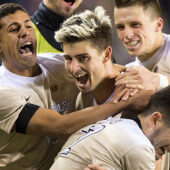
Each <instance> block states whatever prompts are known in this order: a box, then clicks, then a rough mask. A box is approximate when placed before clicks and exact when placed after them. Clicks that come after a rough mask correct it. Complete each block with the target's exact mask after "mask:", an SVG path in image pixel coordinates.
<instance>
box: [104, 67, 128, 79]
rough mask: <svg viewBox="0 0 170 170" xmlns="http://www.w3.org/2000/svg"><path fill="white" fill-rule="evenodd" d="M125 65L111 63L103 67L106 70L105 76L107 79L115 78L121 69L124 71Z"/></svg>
mask: <svg viewBox="0 0 170 170" xmlns="http://www.w3.org/2000/svg"><path fill="white" fill-rule="evenodd" d="M125 69H126V67H125V66H122V65H119V64H113V65H111V66H109V67H108V66H107V67H106V68H105V70H106V73H107V75H106V77H107V78H108V79H112V78H115V77H117V76H118V75H119V74H120V73H121V72H122V71H125Z"/></svg>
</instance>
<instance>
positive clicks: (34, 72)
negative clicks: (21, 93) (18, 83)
mask: <svg viewBox="0 0 170 170" xmlns="http://www.w3.org/2000/svg"><path fill="white" fill-rule="evenodd" d="M4 66H5V64H4ZM5 67H6V66H5ZM6 68H7V69H8V70H9V71H10V72H12V73H14V74H16V75H19V76H23V77H35V76H38V75H40V74H41V72H42V71H41V68H40V67H39V66H38V64H36V65H35V66H34V67H31V68H29V69H25V70H23V69H10V68H9V67H6Z"/></svg>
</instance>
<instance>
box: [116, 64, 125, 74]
mask: <svg viewBox="0 0 170 170" xmlns="http://www.w3.org/2000/svg"><path fill="white" fill-rule="evenodd" d="M114 65H115V67H116V69H117V70H118V71H119V72H122V71H125V70H126V67H125V66H122V65H119V64H114Z"/></svg>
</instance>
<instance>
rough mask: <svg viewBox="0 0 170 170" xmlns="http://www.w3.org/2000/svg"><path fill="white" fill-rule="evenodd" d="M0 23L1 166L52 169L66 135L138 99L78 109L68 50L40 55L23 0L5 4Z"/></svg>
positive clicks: (0, 7)
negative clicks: (63, 53) (68, 67)
mask: <svg viewBox="0 0 170 170" xmlns="http://www.w3.org/2000/svg"><path fill="white" fill-rule="evenodd" d="M0 25H1V27H0V57H1V60H2V62H3V65H2V66H1V67H0V94H1V95H0V100H1V102H0V169H5V170H13V169H17V170H25V169H29V170H40V169H41V170H47V169H49V168H50V166H51V164H52V163H53V160H54V157H55V156H56V154H57V151H58V149H60V147H59V146H60V145H61V144H62V141H61V139H65V138H67V137H68V136H69V135H70V134H72V133H73V132H75V131H77V130H78V129H80V128H82V127H84V126H86V125H88V124H91V123H94V122H96V121H98V120H102V119H106V118H107V117H109V116H110V115H112V114H116V113H118V112H119V111H120V110H122V109H124V108H125V107H127V106H130V105H133V104H134V102H133V100H132V99H133V98H132V99H129V101H128V102H127V103H124V102H121V103H118V104H116V105H115V104H113V103H112V102H108V103H106V104H103V105H100V106H96V107H91V108H87V109H84V110H81V111H77V112H74V113H73V112H72V111H74V108H75V107H74V105H75V100H76V97H77V93H78V90H77V87H76V86H75V84H74V82H73V80H72V78H71V77H70V75H69V74H68V72H67V71H66V70H65V67H64V61H63V56H61V55H59V54H55V55H53V54H48V55H47V54H46V55H41V56H38V58H37V55H36V38H35V32H34V29H33V26H32V21H31V19H30V17H29V15H28V14H27V13H26V11H25V10H24V9H23V8H22V7H21V6H20V5H19V4H14V3H7V4H3V5H1V6H0ZM139 102H140V103H141V101H139ZM69 112H72V113H70V114H66V113H69ZM62 114H66V115H62ZM47 136H50V137H47ZM56 137H57V139H56Z"/></svg>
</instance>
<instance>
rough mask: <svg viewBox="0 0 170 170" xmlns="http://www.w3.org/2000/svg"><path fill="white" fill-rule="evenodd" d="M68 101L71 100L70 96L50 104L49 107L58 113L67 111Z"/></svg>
mask: <svg viewBox="0 0 170 170" xmlns="http://www.w3.org/2000/svg"><path fill="white" fill-rule="evenodd" d="M70 102H71V98H70V97H68V98H66V99H65V100H64V101H62V102H61V103H58V104H56V105H53V106H51V107H50V109H52V110H55V111H57V112H58V113H60V114H64V113H67V111H68V109H69V106H70Z"/></svg>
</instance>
